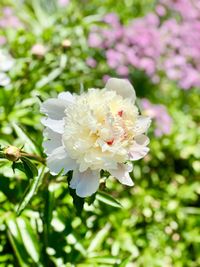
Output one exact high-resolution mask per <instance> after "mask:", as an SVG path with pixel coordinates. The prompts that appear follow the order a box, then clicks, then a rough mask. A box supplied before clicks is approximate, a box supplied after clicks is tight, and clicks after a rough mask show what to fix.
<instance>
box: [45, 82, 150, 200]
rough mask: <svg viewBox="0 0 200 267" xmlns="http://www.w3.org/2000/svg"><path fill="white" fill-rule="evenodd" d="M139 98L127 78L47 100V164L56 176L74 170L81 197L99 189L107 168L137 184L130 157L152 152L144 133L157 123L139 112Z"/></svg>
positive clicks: (125, 181)
mask: <svg viewBox="0 0 200 267" xmlns="http://www.w3.org/2000/svg"><path fill="white" fill-rule="evenodd" d="M135 99H136V96H135V91H134V89H133V87H132V85H131V84H130V83H129V82H128V81H127V80H123V79H116V78H111V79H109V80H108V82H107V84H106V86H105V88H104V89H101V90H100V89H89V90H88V92H85V93H83V94H81V95H76V94H73V95H72V94H70V93H69V92H66V93H60V94H59V95H58V98H51V99H48V100H46V101H45V102H43V103H42V105H41V112H42V113H44V114H46V115H47V117H45V118H43V119H42V123H43V124H44V126H46V128H45V130H44V136H45V138H46V140H45V141H44V143H43V146H44V150H45V153H46V154H47V156H48V157H47V166H48V167H49V169H50V172H51V173H52V174H58V173H59V172H60V171H61V170H64V173H67V172H68V171H70V170H73V178H72V180H71V183H70V187H71V188H73V189H76V193H77V195H78V196H80V197H86V196H90V195H92V194H93V193H95V192H96V191H97V189H98V187H99V179H100V170H102V169H103V170H107V171H109V172H110V174H111V175H112V176H114V177H116V178H117V179H118V180H119V181H120V182H121V183H122V184H125V185H129V186H132V185H133V181H132V179H131V178H130V176H129V172H131V171H132V164H131V163H130V162H129V161H132V160H138V159H141V158H143V157H144V156H145V155H146V154H147V153H148V151H149V148H147V145H148V143H149V139H148V137H147V136H146V135H144V133H145V132H146V131H147V129H148V128H149V126H150V122H151V121H150V119H149V118H148V117H144V116H141V115H139V111H138V108H137V107H136V106H135Z"/></svg>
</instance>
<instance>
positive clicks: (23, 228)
mask: <svg viewBox="0 0 200 267" xmlns="http://www.w3.org/2000/svg"><path fill="white" fill-rule="evenodd" d="M16 221H17V226H18V229H19V232H20V234H21V238H22V241H23V245H24V247H25V249H26V251H27V253H28V254H29V255H30V257H31V259H32V260H33V262H35V263H39V260H40V246H39V242H38V240H37V236H36V233H35V232H34V230H33V228H32V227H31V225H30V222H29V221H28V220H26V219H25V218H17V219H16ZM38 266H39V264H38Z"/></svg>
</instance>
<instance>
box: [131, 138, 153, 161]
mask: <svg viewBox="0 0 200 267" xmlns="http://www.w3.org/2000/svg"><path fill="white" fill-rule="evenodd" d="M148 152H149V148H148V147H146V146H143V145H139V144H138V143H136V142H135V144H134V145H132V146H131V148H130V151H129V153H128V154H129V159H130V160H138V159H141V158H144V156H146V154H147V153H148Z"/></svg>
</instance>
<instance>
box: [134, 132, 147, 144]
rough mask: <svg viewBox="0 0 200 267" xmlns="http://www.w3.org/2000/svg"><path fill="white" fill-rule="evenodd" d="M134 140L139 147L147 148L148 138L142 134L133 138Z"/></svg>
mask: <svg viewBox="0 0 200 267" xmlns="http://www.w3.org/2000/svg"><path fill="white" fill-rule="evenodd" d="M134 140H135V141H136V142H137V144H139V145H141V146H147V145H148V144H149V142H150V140H149V138H148V137H147V136H146V135H144V134H140V135H137V136H135V137H134Z"/></svg>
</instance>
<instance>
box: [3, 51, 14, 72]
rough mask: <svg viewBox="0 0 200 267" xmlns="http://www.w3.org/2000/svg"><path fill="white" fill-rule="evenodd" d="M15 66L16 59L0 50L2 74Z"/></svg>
mask: <svg viewBox="0 0 200 267" xmlns="http://www.w3.org/2000/svg"><path fill="white" fill-rule="evenodd" d="M13 65H14V59H13V58H12V57H11V55H9V54H8V53H6V52H5V51H4V50H2V49H0V72H6V71H9V70H10V69H11V68H12V67H13Z"/></svg>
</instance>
